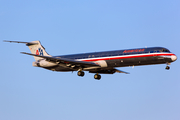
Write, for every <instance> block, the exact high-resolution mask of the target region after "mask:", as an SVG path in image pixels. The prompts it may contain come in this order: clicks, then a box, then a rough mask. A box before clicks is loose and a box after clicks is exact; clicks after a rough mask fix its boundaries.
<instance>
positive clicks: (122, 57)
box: [82, 53, 175, 62]
mask: <svg viewBox="0 0 180 120" xmlns="http://www.w3.org/2000/svg"><path fill="white" fill-rule="evenodd" d="M171 55H175V54H172V53H170V54H163V53H162V54H148V55H141V54H140V55H137V56H118V57H112V58H94V59H88V60H82V61H87V62H90V61H99V60H115V59H127V58H139V57H152V56H171Z"/></svg>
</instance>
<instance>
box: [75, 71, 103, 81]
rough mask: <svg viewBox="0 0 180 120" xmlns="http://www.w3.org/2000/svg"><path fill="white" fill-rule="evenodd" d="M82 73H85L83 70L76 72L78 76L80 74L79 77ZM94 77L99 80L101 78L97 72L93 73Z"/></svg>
mask: <svg viewBox="0 0 180 120" xmlns="http://www.w3.org/2000/svg"><path fill="white" fill-rule="evenodd" d="M84 74H85V73H84V72H83V71H78V72H77V75H78V76H81V77H83V76H84ZM94 79H96V80H100V79H101V75H99V74H98V73H97V74H95V75H94Z"/></svg>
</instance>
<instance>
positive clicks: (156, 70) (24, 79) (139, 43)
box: [0, 0, 180, 120]
mask: <svg viewBox="0 0 180 120" xmlns="http://www.w3.org/2000/svg"><path fill="white" fill-rule="evenodd" d="M179 5H180V1H179V0H138V1H134V0H111V1H109V0H76V1H74V0H68V1H67V0H0V54H1V57H0V63H1V67H0V71H1V75H0V120H32V119H33V120H110V119H111V120H120V119H122V120H180V115H179V114H180V70H179V68H180V60H179V59H177V61H175V62H173V63H172V64H171V65H170V67H171V68H170V70H169V71H168V70H165V67H166V64H162V65H149V66H136V67H134V68H132V67H122V68H118V69H120V70H123V71H126V72H129V73H130V74H120V73H115V74H113V75H102V78H101V80H95V79H94V74H92V73H88V72H85V76H84V77H79V76H77V72H73V73H72V72H53V71H49V70H45V69H42V68H37V67H33V66H32V62H34V61H35V60H34V58H33V57H32V56H28V55H24V54H21V53H20V52H30V51H29V49H28V47H26V46H25V45H24V44H11V43H5V42H3V40H18V41H26V42H30V41H35V40H40V41H41V43H42V45H43V46H44V47H45V48H46V51H47V52H48V53H49V54H50V55H66V54H76V53H86V52H96V51H108V50H120V49H131V48H141V47H145V46H147V47H157V46H161V47H166V48H168V49H169V50H170V51H171V52H172V53H174V54H176V55H177V57H178V58H179V57H180V51H179V45H180V34H179V33H180V22H179V21H180V7H179Z"/></svg>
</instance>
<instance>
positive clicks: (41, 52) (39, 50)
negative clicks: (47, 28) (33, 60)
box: [36, 48, 43, 56]
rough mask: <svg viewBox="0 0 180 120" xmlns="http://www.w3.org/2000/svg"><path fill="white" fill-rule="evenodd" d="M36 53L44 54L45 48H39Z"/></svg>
mask: <svg viewBox="0 0 180 120" xmlns="http://www.w3.org/2000/svg"><path fill="white" fill-rule="evenodd" d="M36 55H41V56H43V50H42V49H41V48H38V50H36Z"/></svg>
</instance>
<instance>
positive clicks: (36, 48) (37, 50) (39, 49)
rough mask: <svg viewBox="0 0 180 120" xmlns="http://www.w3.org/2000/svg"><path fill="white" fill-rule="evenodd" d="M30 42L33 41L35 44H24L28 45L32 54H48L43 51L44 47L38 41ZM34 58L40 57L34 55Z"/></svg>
mask: <svg viewBox="0 0 180 120" xmlns="http://www.w3.org/2000/svg"><path fill="white" fill-rule="evenodd" d="M31 43H35V44H26V45H27V46H28V47H29V49H30V51H31V53H32V54H36V55H41V56H50V55H49V54H48V53H47V52H46V51H45V48H44V47H43V46H42V45H41V43H40V41H32V42H31ZM34 59H35V60H36V61H37V60H39V59H42V58H40V57H36V56H34Z"/></svg>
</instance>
